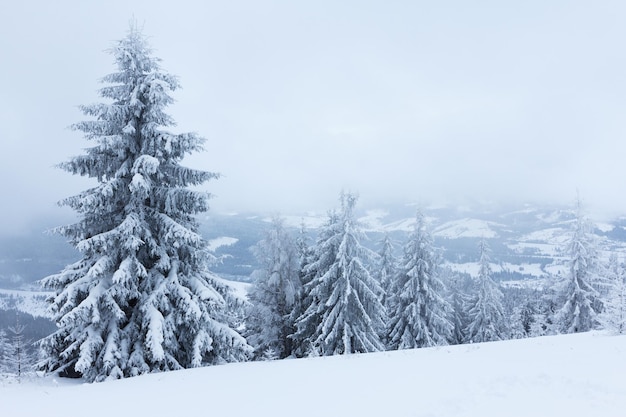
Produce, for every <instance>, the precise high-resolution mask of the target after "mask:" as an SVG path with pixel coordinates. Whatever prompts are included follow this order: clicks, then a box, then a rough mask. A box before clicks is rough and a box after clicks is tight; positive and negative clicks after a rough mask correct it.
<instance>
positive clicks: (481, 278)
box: [465, 239, 507, 343]
mask: <svg viewBox="0 0 626 417" xmlns="http://www.w3.org/2000/svg"><path fill="white" fill-rule="evenodd" d="M478 249H479V252H480V260H479V269H478V277H477V280H476V284H475V290H474V291H475V294H474V296H473V297H472V299H471V301H470V303H469V310H468V321H469V324H468V325H467V329H466V331H465V334H466V338H467V340H468V341H469V342H472V343H479V342H490V341H496V340H504V339H505V338H506V334H507V329H506V321H505V318H504V308H503V307H502V299H503V295H502V291H501V290H500V287H499V285H498V284H496V283H495V281H494V280H493V279H492V278H491V275H492V271H491V265H490V259H489V252H490V249H489V245H488V244H487V242H486V241H485V240H484V239H482V240H481V241H480V242H479V244H478Z"/></svg>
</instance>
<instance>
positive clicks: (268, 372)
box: [0, 333, 626, 417]
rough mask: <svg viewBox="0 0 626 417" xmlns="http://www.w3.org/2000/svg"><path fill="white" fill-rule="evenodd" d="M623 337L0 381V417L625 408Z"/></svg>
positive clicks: (599, 412) (601, 412)
mask: <svg viewBox="0 0 626 417" xmlns="http://www.w3.org/2000/svg"><path fill="white" fill-rule="evenodd" d="M625 357H626V336H605V335H599V334H592V333H587V334H578V335H568V336H553V337H543V338H535V339H524V340H517V341H507V342H496V343H485V344H475V345H462V346H450V347H440V348H430V349H419V350H410V351H400V352H384V353H376V354H364V355H352V356H347V357H330V358H311V359H297V360H283V361H275V362H256V363H240V364H230V365H222V366H214V367H209V368H203V369H193V370H186V371H179V372H170V373H161V374H152V375H147V376H142V377H137V378H131V379H127V380H122V381H112V382H106V383H100V384H81V383H77V382H72V381H67V380H55V379H51V378H46V379H35V380H33V381H27V382H22V384H17V383H7V382H4V383H3V385H0V409H2V415H6V416H12V417H19V416H47V417H53V416H66V415H68V410H69V412H70V414H72V412H71V410H75V411H76V413H79V414H85V415H89V416H90V417H99V416H106V417H109V416H112V415H116V416H179V415H217V416H246V417H250V416H274V417H280V416H298V417H306V416H315V417H319V416H329V417H333V416H340V417H347V416H355V417H367V416H376V417H380V416H440V417H451V416H481V417H490V416H496V417H500V416H507V417H514V416H520V417H528V416H533V417H537V416H569V417H573V416H603V417H618V416H624V415H625V414H626V412H625V410H626V408H625V407H626V360H624V358H625Z"/></svg>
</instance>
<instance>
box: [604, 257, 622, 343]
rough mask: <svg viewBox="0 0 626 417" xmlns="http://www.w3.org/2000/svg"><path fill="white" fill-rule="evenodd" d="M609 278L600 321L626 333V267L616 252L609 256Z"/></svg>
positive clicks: (612, 329) (614, 331)
mask: <svg viewBox="0 0 626 417" xmlns="http://www.w3.org/2000/svg"><path fill="white" fill-rule="evenodd" d="M607 278H608V282H609V283H610V286H609V288H608V291H607V296H606V298H605V301H604V307H605V309H604V311H603V312H602V314H601V316H600V321H601V323H602V325H603V327H604V328H606V329H607V330H609V331H611V332H613V333H616V334H624V333H626V268H625V266H624V264H623V263H621V262H620V261H619V259H618V257H617V255H616V254H614V253H613V254H611V256H610V258H609V265H608V267H607Z"/></svg>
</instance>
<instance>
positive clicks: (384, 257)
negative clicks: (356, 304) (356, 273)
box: [376, 233, 398, 306]
mask: <svg viewBox="0 0 626 417" xmlns="http://www.w3.org/2000/svg"><path fill="white" fill-rule="evenodd" d="M397 269H398V260H397V259H396V257H395V256H394V246H393V243H392V241H391V237H390V236H389V234H388V233H385V236H384V237H383V239H382V241H381V242H380V251H379V252H378V263H377V272H376V279H377V280H378V283H379V284H380V286H381V288H382V290H383V292H382V297H381V303H382V304H383V305H384V306H387V295H388V294H389V292H390V290H391V284H392V282H393V279H394V277H395V275H396V271H397Z"/></svg>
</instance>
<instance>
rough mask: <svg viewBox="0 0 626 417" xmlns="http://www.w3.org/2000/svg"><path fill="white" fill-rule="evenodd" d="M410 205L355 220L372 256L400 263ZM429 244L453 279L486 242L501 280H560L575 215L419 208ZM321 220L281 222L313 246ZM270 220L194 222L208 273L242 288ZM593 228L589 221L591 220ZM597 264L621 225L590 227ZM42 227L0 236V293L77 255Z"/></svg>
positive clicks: (622, 245) (625, 248)
mask: <svg viewBox="0 0 626 417" xmlns="http://www.w3.org/2000/svg"><path fill="white" fill-rule="evenodd" d="M417 209H418V207H417V206H415V205H395V206H389V207H373V208H371V207H366V208H361V210H360V211H359V214H358V216H359V220H360V222H361V223H362V225H363V227H364V230H365V231H366V234H367V236H368V241H367V242H365V244H366V245H367V246H369V247H370V248H372V249H374V250H377V249H378V243H379V241H380V240H381V239H382V237H383V235H384V234H385V233H386V234H389V235H390V236H391V237H392V239H393V241H394V242H395V246H396V251H397V253H398V255H400V253H401V248H402V244H403V242H404V240H405V239H406V236H407V233H408V232H409V231H410V230H411V228H412V227H413V224H414V222H415V213H416V210H417ZM421 210H422V211H423V213H424V215H425V216H426V220H427V222H428V224H429V228H430V231H431V232H432V234H433V236H434V238H435V243H436V245H437V246H439V247H440V248H441V249H442V255H443V259H444V261H445V263H446V264H447V265H448V266H450V267H451V268H452V269H454V270H457V271H459V272H467V273H471V272H472V269H473V266H472V265H473V263H475V261H476V260H477V256H478V251H477V244H478V241H479V240H480V239H483V238H484V239H487V240H488V241H489V244H490V246H491V248H492V251H493V254H492V261H493V263H494V271H495V272H496V275H497V277H496V278H499V279H501V280H507V279H524V278H539V277H545V276H546V275H548V274H559V273H563V256H562V251H563V248H564V245H565V243H566V241H567V239H568V236H569V233H570V228H571V223H572V221H573V220H574V213H573V210H572V209H571V208H568V207H551V206H540V205H526V206H524V207H522V208H521V209H520V208H512V209H511V208H498V207H494V206H489V205H487V206H477V207H467V206H466V207H445V206H439V207H424V208H422V209H421ZM327 216H328V215H327V213H326V212H324V213H304V214H302V215H298V214H286V215H284V216H282V217H284V219H285V223H286V225H287V226H288V227H290V228H292V229H293V231H294V233H296V232H297V230H298V229H300V228H302V227H304V228H305V230H306V231H307V233H309V234H310V238H311V242H313V241H314V239H315V236H316V233H317V231H318V230H319V228H320V227H321V226H322V225H323V224H324V223H325V222H326V219H327ZM271 217H272V216H271V215H266V214H264V213H241V214H233V213H230V214H220V213H213V212H209V213H208V215H207V216H205V217H204V218H202V219H200V224H201V227H200V233H201V234H202V235H203V236H204V238H205V239H206V240H207V241H208V242H209V248H210V249H211V250H212V251H213V252H214V254H215V255H216V256H217V258H218V260H217V262H216V263H215V265H213V266H212V268H211V269H212V270H213V271H214V272H216V273H218V274H220V275H222V276H223V277H224V278H227V279H234V280H240V281H241V280H243V281H246V280H248V277H249V276H250V274H251V273H252V271H253V270H254V269H256V268H257V267H258V264H257V261H256V259H255V258H254V256H253V255H252V251H251V250H250V249H251V247H252V246H254V245H255V244H256V243H257V242H258V241H259V240H261V239H262V238H263V233H264V231H265V230H266V229H267V227H268V226H269V221H270V220H271ZM592 220H593V219H592ZM596 226H597V227H596V229H595V234H596V235H597V237H598V243H599V248H600V250H601V256H602V257H603V258H605V259H608V255H609V254H610V253H611V252H616V253H618V254H619V255H620V256H624V255H625V254H626V219H624V218H618V219H615V220H613V221H609V222H606V221H605V222H603V223H600V224H597V225H596ZM49 227H50V225H47V226H46V227H44V226H42V227H41V228H40V229H39V230H37V228H36V227H33V230H32V231H30V232H28V233H25V234H24V235H21V236H11V237H2V236H1V235H0V288H6V289H18V288H19V289H33V290H34V289H36V288H37V287H36V285H35V282H36V281H38V280H39V279H41V278H43V277H45V276H47V275H49V274H53V273H56V272H59V271H60V270H61V269H62V268H63V267H64V266H65V265H67V264H68V263H71V262H74V261H75V260H77V259H78V258H79V254H78V253H77V252H76V251H75V250H74V249H73V248H72V247H71V246H70V245H69V244H68V243H66V242H65V241H64V239H63V238H62V237H60V236H58V235H49V234H45V233H43V230H45V229H46V228H49Z"/></svg>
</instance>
